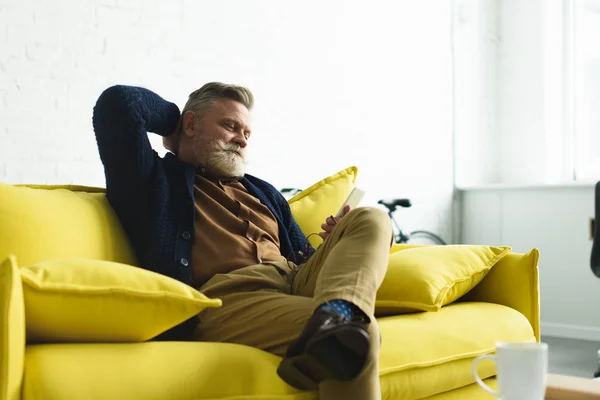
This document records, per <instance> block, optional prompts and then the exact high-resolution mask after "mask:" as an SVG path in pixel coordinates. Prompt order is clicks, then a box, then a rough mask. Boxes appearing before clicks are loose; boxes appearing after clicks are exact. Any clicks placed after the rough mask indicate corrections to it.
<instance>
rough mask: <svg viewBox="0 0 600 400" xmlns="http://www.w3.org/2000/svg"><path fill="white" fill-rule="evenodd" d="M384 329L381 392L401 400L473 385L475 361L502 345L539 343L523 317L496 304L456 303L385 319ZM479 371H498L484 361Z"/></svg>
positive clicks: (484, 374)
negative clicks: (507, 343)
mask: <svg viewBox="0 0 600 400" xmlns="http://www.w3.org/2000/svg"><path fill="white" fill-rule="evenodd" d="M379 326H380V329H381V332H382V336H383V343H382V347H381V355H380V377H381V384H382V390H383V391H384V392H387V393H394V396H392V397H390V398H398V399H421V398H424V397H428V396H432V395H434V394H437V393H442V392H445V391H449V390H453V389H457V388H462V387H464V386H467V385H470V384H472V383H474V382H475V379H474V378H473V376H472V372H471V364H472V362H473V359H474V358H475V357H476V356H478V355H480V354H490V353H493V352H494V351H495V345H496V342H497V341H530V342H534V341H535V340H536V339H535V335H534V333H533V328H532V327H531V324H530V323H529V321H528V320H527V318H525V316H523V314H521V313H519V312H518V311H516V310H514V309H512V308H509V307H506V306H503V305H499V304H492V303H454V304H451V305H448V306H446V307H443V308H441V309H440V310H439V311H438V312H424V313H417V314H405V315H399V316H393V317H386V318H381V319H379ZM478 372H479V376H480V377H481V378H482V379H485V378H488V377H490V376H494V375H495V374H496V367H495V365H494V363H493V362H491V361H489V360H483V361H482V362H481V363H479V367H478Z"/></svg>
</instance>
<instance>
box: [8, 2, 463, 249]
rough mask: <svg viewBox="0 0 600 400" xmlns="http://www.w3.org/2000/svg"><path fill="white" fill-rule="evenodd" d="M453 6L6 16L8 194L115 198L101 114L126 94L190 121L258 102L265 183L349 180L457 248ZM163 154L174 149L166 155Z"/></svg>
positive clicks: (74, 5) (34, 9)
mask: <svg viewBox="0 0 600 400" xmlns="http://www.w3.org/2000/svg"><path fill="white" fill-rule="evenodd" d="M451 11H452V10H451V3H450V1H449V0H446V1H439V0H428V1H419V2H415V1H410V0H405V1H394V0H388V1H379V2H371V3H369V4H368V5H366V3H364V2H360V1H342V0H335V1H325V2H324V1H317V0H310V1H303V2H282V1H274V0H273V1H267V0H253V1H244V0H238V1H235V0H227V1H218V2H217V1H208V0H206V1H192V0H178V1H169V2H167V1H158V0H145V1H143V2H142V1H141V0H96V1H92V0H88V1H77V0H57V1H53V2H50V1H34V0H19V1H17V0H0V26H1V27H2V29H1V30H0V37H2V42H1V45H0V48H1V49H2V50H0V72H1V73H0V102H1V104H2V106H1V107H0V121H2V122H1V127H2V130H0V160H1V161H0V180H1V181H4V182H10V183H18V182H28V183H77V184H87V185H97V186H103V185H104V178H103V173H102V168H101V164H100V161H99V158H98V156H97V149H96V145H95V141H94V137H93V133H92V129H91V121H90V119H91V113H92V107H93V105H94V103H95V100H96V99H97V97H98V95H99V94H100V93H101V91H102V90H103V89H104V88H106V87H108V86H109V85H113V84H116V83H123V84H131V85H141V86H145V87H148V88H150V89H152V90H155V91H156V92H158V93H159V94H161V95H162V96H164V97H165V98H167V99H169V100H171V101H174V102H176V103H177V104H178V105H180V107H181V106H183V104H184V103H185V100H186V97H187V95H188V94H189V93H190V92H191V91H192V90H194V89H196V88H198V87H199V86H200V85H202V84H203V83H205V82H207V81H211V80H220V81H225V82H233V83H240V84H244V85H247V86H248V87H250V88H251V89H252V90H253V91H254V93H255V96H256V101H257V103H256V109H255V113H254V127H253V128H254V129H253V131H254V135H253V140H252V143H251V147H252V149H253V164H252V165H251V167H250V171H249V172H250V173H253V174H255V175H258V176H261V177H263V178H265V179H267V180H269V181H271V182H272V183H273V184H275V185H276V186H277V187H284V186H295V187H306V186H308V185H309V184H311V183H313V182H314V181H316V180H318V179H321V178H323V177H325V176H327V175H329V174H330V173H332V172H335V171H337V170H340V169H342V168H345V167H347V166H349V165H357V166H358V167H359V168H360V175H359V184H360V185H361V186H363V187H365V188H366V189H367V190H368V191H369V194H368V196H367V198H366V199H365V204H374V203H375V202H376V200H377V199H379V198H381V197H392V196H410V197H412V198H413V199H414V202H415V207H414V209H413V210H411V211H410V212H406V213H405V214H404V217H403V220H404V221H405V222H407V223H408V225H409V227H410V225H412V227H413V228H426V229H432V230H435V231H438V232H440V233H442V234H443V235H445V236H446V237H447V238H448V237H449V235H450V222H451V218H452V215H451V210H452V207H451V202H452V193H453V158H452V79H451V72H452V62H451V42H450V24H451V14H452V12H451ZM153 143H154V144H156V145H157V146H156V147H157V148H158V147H160V146H159V143H160V142H159V141H157V140H153Z"/></svg>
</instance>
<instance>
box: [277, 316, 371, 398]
mask: <svg viewBox="0 0 600 400" xmlns="http://www.w3.org/2000/svg"><path fill="white" fill-rule="evenodd" d="M368 323H369V320H368V319H365V318H363V317H354V318H352V319H348V318H345V317H343V316H341V315H339V314H337V313H336V312H335V311H329V310H323V309H320V308H319V309H317V310H316V311H315V312H314V314H313V315H312V316H311V317H310V319H309V320H308V322H307V323H306V326H305V327H304V330H303V331H302V333H301V334H300V336H299V337H298V339H296V340H295V341H294V342H292V344H291V345H290V347H289V348H288V350H287V352H286V354H285V357H284V359H283V360H282V361H281V364H279V368H277V374H278V375H279V376H280V377H281V379H283V380H284V381H286V382H287V383H288V384H289V385H291V386H293V387H295V388H297V389H301V390H315V389H317V387H318V385H319V384H320V383H321V382H322V381H324V380H338V381H351V380H353V379H354V378H356V377H357V376H358V375H359V374H360V373H361V372H362V370H363V368H364V367H365V364H366V362H367V358H368V355H369V347H370V337H369V333H368V332H367V331H366V329H365V325H366V324H368Z"/></svg>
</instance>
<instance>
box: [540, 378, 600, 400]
mask: <svg viewBox="0 0 600 400" xmlns="http://www.w3.org/2000/svg"><path fill="white" fill-rule="evenodd" d="M546 400H600V380H598V379H596V380H593V379H586V378H578V377H575V376H566V375H554V374H548V385H547V386H546Z"/></svg>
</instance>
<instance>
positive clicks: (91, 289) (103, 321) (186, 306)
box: [21, 259, 221, 343]
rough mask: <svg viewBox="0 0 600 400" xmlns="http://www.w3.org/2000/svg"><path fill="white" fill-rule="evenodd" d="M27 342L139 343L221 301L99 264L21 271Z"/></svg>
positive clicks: (69, 262) (65, 263)
mask: <svg viewBox="0 0 600 400" xmlns="http://www.w3.org/2000/svg"><path fill="white" fill-rule="evenodd" d="M21 275H22V280H23V291H24V297H25V312H26V323H27V338H28V339H30V340H33V341H41V342H46V343H47V342H141V341H145V340H148V339H151V338H153V337H155V336H157V335H159V334H161V333H163V332H164V331H166V330H168V329H170V328H172V327H174V326H176V325H178V324H180V323H181V322H184V321H186V320H187V319H189V318H191V317H193V316H194V315H197V314H198V313H200V312H201V311H202V310H204V309H205V308H207V307H218V306H220V305H221V300H218V299H209V298H207V297H206V296H205V295H203V294H202V293H200V292H198V291H197V290H195V289H194V288H192V287H190V286H188V285H186V284H184V283H181V282H179V281H177V280H175V279H172V278H169V277H167V276H164V275H160V274H157V273H155V272H151V271H147V270H144V269H142V268H138V267H133V266H130V265H126V264H120V263H115V262H110V261H102V260H85V259H64V260H51V261H46V262H40V263H37V264H34V265H31V266H27V267H22V268H21Z"/></svg>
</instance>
